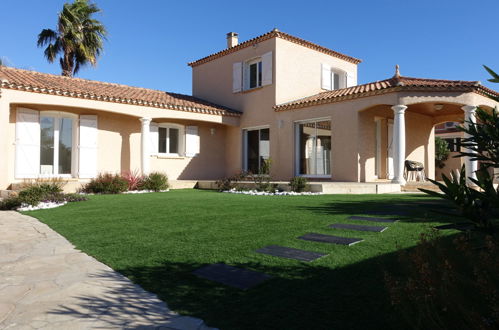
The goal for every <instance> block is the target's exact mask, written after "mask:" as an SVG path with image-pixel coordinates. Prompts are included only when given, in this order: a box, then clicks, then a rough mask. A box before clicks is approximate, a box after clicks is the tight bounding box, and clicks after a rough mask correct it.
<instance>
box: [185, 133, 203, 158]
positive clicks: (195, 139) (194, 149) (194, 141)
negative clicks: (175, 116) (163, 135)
mask: <svg viewBox="0 0 499 330" xmlns="http://www.w3.org/2000/svg"><path fill="white" fill-rule="evenodd" d="M199 149H200V141H199V134H198V127H197V126H187V127H186V128H185V155H186V156H187V157H195V156H197V155H198V154H199Z"/></svg>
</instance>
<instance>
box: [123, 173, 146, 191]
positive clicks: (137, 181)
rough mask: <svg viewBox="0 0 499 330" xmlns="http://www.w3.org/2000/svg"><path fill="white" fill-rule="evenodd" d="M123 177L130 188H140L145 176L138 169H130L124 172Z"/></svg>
mask: <svg viewBox="0 0 499 330" xmlns="http://www.w3.org/2000/svg"><path fill="white" fill-rule="evenodd" d="M122 177H123V179H125V180H126V181H127V183H128V190H130V191H131V190H140V188H141V186H142V184H143V181H144V177H143V176H142V174H140V173H139V172H138V171H133V172H131V171H128V172H125V173H123V174H122Z"/></svg>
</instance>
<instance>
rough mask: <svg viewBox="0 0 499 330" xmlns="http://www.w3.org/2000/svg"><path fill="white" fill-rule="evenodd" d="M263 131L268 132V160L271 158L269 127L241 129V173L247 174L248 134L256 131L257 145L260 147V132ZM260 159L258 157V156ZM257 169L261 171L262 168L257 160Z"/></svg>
mask: <svg viewBox="0 0 499 330" xmlns="http://www.w3.org/2000/svg"><path fill="white" fill-rule="evenodd" d="M265 129H268V130H269V139H268V141H269V159H270V158H271V157H270V125H262V126H254V127H247V128H243V129H242V133H243V139H242V140H243V148H242V151H243V157H242V158H243V166H242V169H243V171H245V172H247V171H248V167H249V166H248V165H249V164H248V161H249V159H248V149H249V148H248V132H250V131H258V144H259V145H260V142H261V134H262V133H261V131H262V130H265ZM259 157H260V155H259ZM258 167H259V170H260V169H261V167H262V164H261V162H260V159H258ZM253 174H254V175H258V173H253Z"/></svg>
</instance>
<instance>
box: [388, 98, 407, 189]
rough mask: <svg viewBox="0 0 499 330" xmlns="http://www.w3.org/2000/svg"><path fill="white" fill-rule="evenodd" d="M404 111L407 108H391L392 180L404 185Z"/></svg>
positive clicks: (400, 105) (397, 106)
mask: <svg viewBox="0 0 499 330" xmlns="http://www.w3.org/2000/svg"><path fill="white" fill-rule="evenodd" d="M405 109H407V106H405V105H402V104H399V105H394V106H393V107H392V110H393V115H394V119H393V147H394V148H393V151H394V164H393V165H394V166H393V167H394V172H395V173H394V178H393V180H392V182H393V183H398V184H405V179H404V162H405Z"/></svg>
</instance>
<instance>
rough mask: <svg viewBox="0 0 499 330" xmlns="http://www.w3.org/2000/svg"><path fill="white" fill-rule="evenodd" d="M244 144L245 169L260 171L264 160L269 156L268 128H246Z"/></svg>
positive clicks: (252, 171) (256, 172) (254, 171)
mask: <svg viewBox="0 0 499 330" xmlns="http://www.w3.org/2000/svg"><path fill="white" fill-rule="evenodd" d="M245 144H246V145H245V148H244V149H245V160H246V164H245V169H246V170H247V171H249V172H251V173H254V174H259V173H262V171H265V164H266V163H265V162H266V161H268V159H269V158H270V130H269V129H268V128H263V129H254V130H246V131H245ZM265 174H266V173H265Z"/></svg>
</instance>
